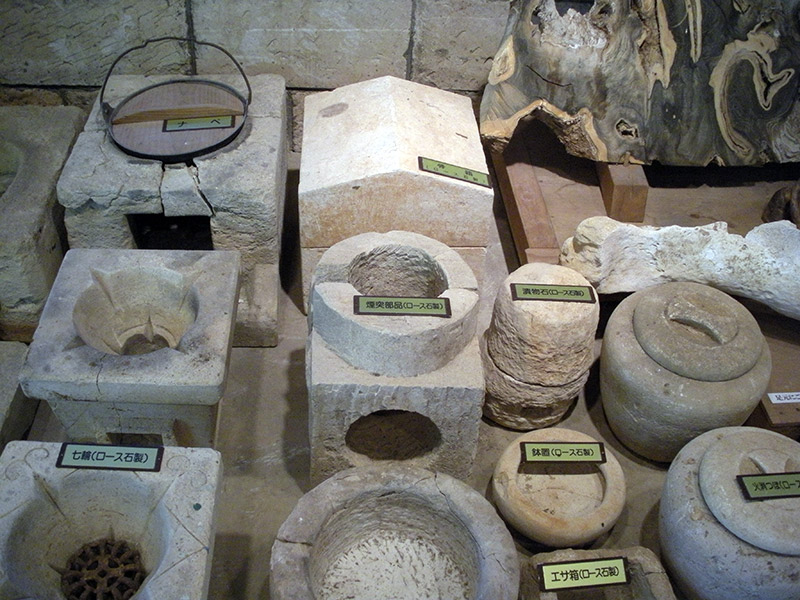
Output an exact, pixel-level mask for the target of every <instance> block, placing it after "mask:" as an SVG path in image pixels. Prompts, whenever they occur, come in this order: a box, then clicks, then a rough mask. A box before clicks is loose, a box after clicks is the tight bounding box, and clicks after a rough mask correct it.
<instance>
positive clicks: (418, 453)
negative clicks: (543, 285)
mask: <svg viewBox="0 0 800 600" xmlns="http://www.w3.org/2000/svg"><path fill="white" fill-rule="evenodd" d="M306 365H307V367H306V368H307V373H306V376H307V384H308V396H309V413H310V414H309V437H310V444H311V479H312V481H313V482H315V483H319V482H320V481H322V480H323V479H325V478H326V477H328V476H330V475H332V474H334V473H336V472H337V471H340V470H342V469H346V468H348V467H353V466H365V465H369V464H373V463H375V462H376V461H377V462H381V463H383V462H386V461H389V460H399V461H402V462H403V463H404V464H409V465H411V466H418V467H422V468H426V469H431V470H433V471H442V472H444V473H447V474H449V475H452V476H454V477H458V478H460V479H465V478H466V477H468V476H469V474H470V472H471V470H472V463H473V460H474V458H475V452H476V450H477V441H478V425H479V423H480V415H481V403H482V401H483V375H482V373H481V364H480V356H479V354H478V342H477V338H473V340H472V341H471V342H470V343H469V344H468V345H467V346H466V347H465V348H464V350H462V351H461V353H460V354H459V355H458V356H456V357H455V358H454V359H453V360H452V361H450V362H449V363H448V364H446V365H445V366H443V367H441V368H440V369H437V370H435V371H432V372H429V373H424V374H422V375H417V376H416V377H389V376H385V375H384V376H381V375H374V374H372V373H369V372H368V371H364V370H362V369H357V368H355V367H353V366H351V365H350V364H348V363H347V362H346V361H345V360H344V359H342V358H340V357H339V356H337V355H336V353H335V352H333V351H332V350H331V349H330V348H328V347H327V345H326V344H325V342H324V341H323V340H322V338H321V337H320V336H319V334H318V333H316V332H314V331H312V333H311V335H310V336H309V342H308V345H307V349H306Z"/></svg>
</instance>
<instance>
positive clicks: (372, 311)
mask: <svg viewBox="0 0 800 600" xmlns="http://www.w3.org/2000/svg"><path fill="white" fill-rule="evenodd" d="M353 313H355V314H357V315H385V316H411V317H444V318H450V317H451V316H452V311H451V310H450V299H449V298H416V297H411V296H353Z"/></svg>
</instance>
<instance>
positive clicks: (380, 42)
mask: <svg viewBox="0 0 800 600" xmlns="http://www.w3.org/2000/svg"><path fill="white" fill-rule="evenodd" d="M508 5H509V0H373V1H372V2H363V1H359V0H269V1H264V0H238V1H237V2H226V1H224V0H137V1H136V2H130V1H128V0H104V1H102V2H100V1H98V0H70V1H67V0H56V1H52V2H45V1H44V0H14V1H12V2H3V3H0V104H17V103H47V104H53V103H64V104H71V103H75V104H85V103H86V100H85V96H87V95H88V92H92V93H93V92H94V91H96V88H97V87H99V86H100V85H101V84H102V81H103V77H104V76H105V74H106V72H107V71H108V69H109V67H110V65H111V63H112V61H113V60H114V58H116V57H117V56H118V55H119V54H121V53H122V52H123V51H124V50H126V49H128V48H130V47H132V46H135V45H137V44H140V43H142V42H143V41H144V40H146V39H149V38H154V37H159V36H166V35H172V36H188V37H190V38H194V39H197V40H203V41H208V42H213V43H217V44H220V45H222V46H224V47H225V48H226V49H227V50H228V51H230V52H231V53H232V54H233V55H234V56H235V57H236V58H237V60H239V61H240V62H241V64H242V65H243V67H244V68H245V70H246V72H247V74H248V75H256V74H262V73H276V74H279V75H282V76H283V77H284V78H285V79H286V84H287V87H288V88H289V90H290V94H294V93H296V94H297V95H298V96H301V95H302V92H308V91H309V90H321V89H332V88H335V87H339V86H342V85H346V84H349V83H354V82H357V81H362V80H365V79H370V78H373V77H378V76H381V75H394V76H396V77H403V78H406V79H411V80H412V81H418V82H420V83H424V84H427V85H433V86H436V87H440V88H443V89H448V90H456V91H466V92H476V91H478V90H480V89H481V88H482V87H483V86H484V85H485V83H486V78H487V76H488V73H489V69H490V68H491V63H492V57H493V56H494V54H495V52H496V51H497V49H498V47H499V44H500V40H501V39H502V37H503V31H504V28H505V23H506V19H507V15H508ZM222 58H224V57H221V55H220V54H218V53H217V54H214V53H213V51H212V52H208V51H206V50H204V49H203V48H201V49H200V50H199V51H198V52H197V54H196V55H195V54H194V53H192V52H189V51H188V50H187V49H181V48H180V47H179V46H178V45H176V44H163V45H158V46H155V47H153V46H151V47H148V49H147V51H146V55H145V56H144V59H143V60H141V61H138V64H136V65H132V66H126V65H125V64H124V63H120V65H119V67H120V72H126V69H127V70H131V69H132V70H133V71H134V72H139V73H142V72H144V73H152V72H167V73H170V72H186V71H187V70H191V69H192V68H195V67H197V68H198V70H199V71H200V72H205V73H214V72H218V70H219V69H220V68H223V62H224V61H223V60H221V59H222ZM226 68H227V67H226ZM115 72H116V71H115ZM300 100H301V98H298V100H297V101H295V102H294V104H295V105H296V106H297V105H299V106H302V102H301V101H300Z"/></svg>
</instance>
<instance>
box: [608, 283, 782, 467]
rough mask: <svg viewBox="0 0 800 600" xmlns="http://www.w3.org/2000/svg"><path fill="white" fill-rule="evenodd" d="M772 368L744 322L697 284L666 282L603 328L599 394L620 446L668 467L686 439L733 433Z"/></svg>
mask: <svg viewBox="0 0 800 600" xmlns="http://www.w3.org/2000/svg"><path fill="white" fill-rule="evenodd" d="M771 369H772V361H771V359H770V353H769V348H768V346H767V344H766V342H765V340H764V336H763V335H762V334H761V331H760V329H759V327H758V323H756V321H755V319H754V318H753V316H752V315H751V314H750V313H749V312H748V311H747V309H745V308H744V307H743V306H742V305H741V304H739V303H738V302H737V301H736V300H734V299H733V298H731V297H730V296H728V295H727V294H725V293H724V292H720V291H719V290H716V289H714V288H711V287H708V286H705V285H701V284H697V283H687V282H680V283H665V284H663V285H659V286H654V287H650V288H647V289H644V290H641V291H639V292H636V293H635V294H632V295H631V296H629V297H628V298H626V299H625V300H623V301H622V303H620V305H619V306H618V307H617V308H616V310H615V311H614V313H613V314H612V315H611V318H610V319H609V321H608V325H607V327H606V332H605V336H604V338H603V349H602V352H601V355H600V393H601V397H602V401H603V408H604V410H605V414H606V418H607V419H608V423H609V425H610V426H611V429H612V430H613V431H614V433H615V434H616V436H617V437H618V438H619V439H620V440H621V441H622V443H623V444H625V445H626V446H627V447H628V448H630V449H631V450H633V451H634V452H636V453H638V454H641V455H642V456H645V457H647V458H649V459H651V460H656V461H670V460H672V458H673V457H674V456H675V454H677V452H678V450H680V449H681V447H682V446H683V445H684V444H686V443H687V442H688V441H689V440H691V439H693V438H695V437H697V436H698V435H700V434H701V433H704V432H705V431H708V430H710V429H715V428H717V427H725V426H733V425H741V424H742V423H744V422H745V420H747V417H748V416H749V415H750V413H751V412H752V411H753V409H754V408H755V407H756V405H757V404H758V402H759V400H760V398H761V397H762V396H763V394H764V392H765V391H766V389H767V385H768V383H769V377H770V372H771Z"/></svg>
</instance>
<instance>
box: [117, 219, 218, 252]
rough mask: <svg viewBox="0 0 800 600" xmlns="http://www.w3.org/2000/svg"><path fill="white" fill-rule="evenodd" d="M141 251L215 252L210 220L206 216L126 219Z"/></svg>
mask: <svg viewBox="0 0 800 600" xmlns="http://www.w3.org/2000/svg"><path fill="white" fill-rule="evenodd" d="M126 217H127V219H128V226H129V227H130V229H131V234H132V235H133V240H134V242H136V247H137V248H139V249H140V250H213V249H214V243H213V241H212V240H211V219H210V218H209V217H203V216H193V217H165V216H164V215H162V214H138V215H137V214H130V215H126Z"/></svg>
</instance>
